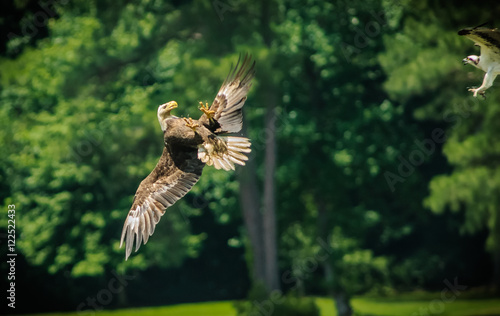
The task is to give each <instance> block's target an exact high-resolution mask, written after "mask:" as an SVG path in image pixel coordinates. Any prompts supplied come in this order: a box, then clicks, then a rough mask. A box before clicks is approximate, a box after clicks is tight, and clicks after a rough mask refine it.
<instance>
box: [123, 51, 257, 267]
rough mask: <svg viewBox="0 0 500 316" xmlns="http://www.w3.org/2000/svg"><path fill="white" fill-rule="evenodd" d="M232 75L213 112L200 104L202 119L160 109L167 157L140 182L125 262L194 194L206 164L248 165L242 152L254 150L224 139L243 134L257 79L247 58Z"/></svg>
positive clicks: (241, 140)
mask: <svg viewBox="0 0 500 316" xmlns="http://www.w3.org/2000/svg"><path fill="white" fill-rule="evenodd" d="M240 60H241V56H240V58H239V59H238V62H237V64H236V67H235V68H234V69H233V70H232V71H230V72H229V75H228V76H227V77H226V80H225V81H224V83H223V84H222V86H221V88H220V89H219V92H218V93H217V96H216V97H215V100H214V101H213V103H212V105H211V106H210V108H209V107H208V103H206V104H205V105H203V103H202V102H200V105H201V107H200V110H201V111H202V112H203V114H202V116H201V117H200V119H198V120H193V119H191V118H179V117H176V116H173V115H171V114H170V112H171V111H172V110H173V109H175V108H176V107H177V106H178V105H177V102H175V101H170V102H167V103H165V104H162V105H160V106H159V107H158V121H159V123H160V127H161V130H162V131H163V140H164V141H163V143H164V148H163V153H162V155H161V157H160V160H159V161H158V163H157V165H156V167H155V168H154V170H153V171H152V172H151V173H150V174H149V175H148V176H147V177H146V178H145V179H144V180H143V181H142V182H141V184H140V185H139V188H138V189H137V192H136V193H135V197H134V201H133V204H132V207H131V209H130V211H129V213H128V215H127V219H126V220H125V224H124V226H123V230H122V235H121V240H120V248H121V247H122V246H123V242H124V241H125V260H127V259H128V257H129V256H130V253H131V252H132V248H133V244H134V240H135V251H137V250H138V249H139V247H140V244H141V242H144V244H146V242H147V241H148V239H149V236H151V235H152V234H153V232H154V230H155V226H156V224H158V222H159V221H160V218H161V216H162V215H163V214H164V213H165V210H166V209H167V208H168V207H169V206H171V205H173V204H174V203H175V202H176V201H177V200H179V199H180V198H182V197H183V196H184V195H185V194H186V193H188V192H189V190H191V188H192V187H193V185H194V184H195V183H196V182H197V181H198V179H199V178H200V176H201V172H202V169H203V167H204V166H205V165H209V166H214V167H215V168H216V169H224V170H229V169H232V170H234V164H235V163H236V164H239V165H245V161H246V160H248V158H247V156H246V155H245V154H244V153H249V152H250V140H249V139H248V138H245V137H235V136H223V135H224V134H226V133H237V132H239V131H240V130H241V127H242V123H243V117H242V107H243V105H244V104H245V101H246V99H247V93H248V90H249V89H250V87H251V80H252V78H253V77H254V75H255V70H254V67H255V61H254V62H253V63H251V58H249V57H248V55H247V56H245V58H244V59H243V62H242V63H241V66H239V65H240Z"/></svg>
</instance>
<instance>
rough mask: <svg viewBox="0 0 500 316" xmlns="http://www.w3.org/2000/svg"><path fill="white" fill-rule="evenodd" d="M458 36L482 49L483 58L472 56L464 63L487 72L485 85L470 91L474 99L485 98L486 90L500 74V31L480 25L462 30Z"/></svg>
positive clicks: (464, 60) (484, 80)
mask: <svg viewBox="0 0 500 316" xmlns="http://www.w3.org/2000/svg"><path fill="white" fill-rule="evenodd" d="M483 25H484V24H483ZM458 35H463V36H465V37H467V38H469V39H470V40H472V41H474V43H475V45H476V46H479V47H480V48H481V56H476V55H470V56H467V57H466V58H464V59H463V62H464V65H467V64H471V65H472V66H474V67H477V68H479V69H481V70H483V71H484V72H486V74H485V75H484V79H483V84H482V85H481V86H480V87H479V88H471V89H469V91H472V92H473V93H474V97H476V96H477V95H478V94H480V95H482V96H484V94H485V91H486V89H488V88H489V87H491V86H492V85H493V81H495V78H496V76H497V75H499V74H500V30H498V29H490V28H487V27H482V25H480V26H477V27H473V28H466V29H463V30H460V31H458Z"/></svg>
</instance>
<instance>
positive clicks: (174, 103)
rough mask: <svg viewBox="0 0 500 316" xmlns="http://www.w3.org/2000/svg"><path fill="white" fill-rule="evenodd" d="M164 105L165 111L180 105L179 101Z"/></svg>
mask: <svg viewBox="0 0 500 316" xmlns="http://www.w3.org/2000/svg"><path fill="white" fill-rule="evenodd" d="M164 105H165V111H166V112H170V111H172V110H173V109H175V108H176V107H178V105H177V102H175V101H170V102H167V103H165V104H164Z"/></svg>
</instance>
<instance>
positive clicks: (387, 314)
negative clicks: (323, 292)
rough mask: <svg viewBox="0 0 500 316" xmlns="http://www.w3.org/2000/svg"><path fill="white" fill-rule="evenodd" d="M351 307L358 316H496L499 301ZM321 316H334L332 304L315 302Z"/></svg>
mask: <svg viewBox="0 0 500 316" xmlns="http://www.w3.org/2000/svg"><path fill="white" fill-rule="evenodd" d="M351 303H352V307H353V308H354V310H355V311H356V312H357V313H358V314H360V315H366V316H368V315H370V316H371V315H373V316H375V315H377V316H403V315H405V316H431V315H441V316H479V315H485V316H486V315H488V316H495V315H497V316H500V299H485V300H480V299H470V300H456V301H453V302H443V301H441V300H440V296H439V295H436V299H429V300H418V301H415V300H408V299H406V300H400V301H398V300H396V299H394V298H387V299H385V298H384V299H375V298H354V299H353V300H352V302H351ZM316 304H317V305H318V306H319V308H320V310H321V316H336V315H337V313H336V312H335V308H334V306H333V303H332V300H331V299H328V298H317V299H316Z"/></svg>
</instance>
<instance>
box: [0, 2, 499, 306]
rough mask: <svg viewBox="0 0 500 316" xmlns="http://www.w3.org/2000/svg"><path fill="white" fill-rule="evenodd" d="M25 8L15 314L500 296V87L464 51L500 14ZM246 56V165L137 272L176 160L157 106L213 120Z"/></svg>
mask: <svg viewBox="0 0 500 316" xmlns="http://www.w3.org/2000/svg"><path fill="white" fill-rule="evenodd" d="M9 5H10V7H9V10H6V11H5V12H3V13H2V19H1V22H0V23H2V32H1V34H2V46H1V47H0V53H1V57H0V99H1V103H2V106H1V107H0V122H1V125H2V129H0V140H1V143H2V146H3V150H2V151H1V152H0V188H1V189H0V201H2V203H1V204H2V205H3V206H2V208H3V209H5V210H7V205H10V204H15V205H16V210H17V222H16V223H17V228H16V238H17V239H16V251H17V252H18V254H19V257H18V258H19V259H18V271H23V273H22V274H21V273H19V275H18V284H19V289H20V290H19V307H20V308H19V309H17V310H16V311H42V310H56V309H77V308H78V306H80V309H87V308H92V307H89V306H91V305H89V304H87V305H85V304H86V303H85V302H87V299H88V298H89V297H90V298H92V297H96V295H98V293H99V291H100V290H101V289H106V288H107V287H108V285H109V284H110V281H111V280H115V279H116V280H122V281H123V283H127V284H133V285H132V286H128V285H127V286H123V288H121V289H122V290H120V291H116V293H114V294H113V299H112V300H111V301H110V303H108V304H101V305H100V306H99V307H103V308H105V307H116V306H131V305H163V304H169V303H176V302H189V301H200V300H218V299H243V298H245V297H247V295H248V296H249V297H254V298H259V299H261V300H265V299H266V297H269V294H270V293H274V294H275V295H285V293H287V292H293V293H295V294H296V295H299V296H304V295H311V294H315V295H329V296H331V297H332V298H334V300H335V302H336V306H337V310H338V311H339V315H349V314H350V313H351V307H350V304H349V299H350V298H351V297H352V296H354V295H359V294H363V293H367V292H372V293H378V294H380V295H390V294H391V293H393V292H394V291H405V290H413V289H416V288H421V287H423V288H426V289H429V290H441V289H442V287H443V280H444V279H446V278H448V279H453V278H456V277H458V278H459V280H460V282H462V283H463V284H466V285H467V286H470V287H473V286H487V285H496V286H497V287H498V286H499V285H500V256H499V254H500V249H499V247H500V220H499V219H500V214H499V210H500V205H499V203H500V200H499V198H498V196H500V194H499V193H500V192H499V191H500V177H499V171H498V170H499V168H498V161H499V159H498V156H499V149H498V148H500V146H498V139H499V138H498V136H499V135H500V130H499V128H498V126H499V125H498V124H497V122H498V119H499V115H500V114H499V113H500V105H499V101H500V99H499V95H500V93H499V92H498V91H497V90H498V89H496V86H494V87H492V88H491V89H490V90H488V92H487V98H486V99H485V100H483V99H474V98H472V97H471V96H470V94H469V93H468V92H467V90H466V87H467V86H470V85H474V84H476V83H479V82H480V81H481V80H482V76H483V74H482V73H481V72H480V71H479V70H477V69H474V68H473V67H470V66H469V67H467V68H463V66H462V65H461V60H462V58H464V57H465V56H467V55H470V54H473V53H475V52H476V51H477V49H476V48H474V46H473V43H472V42H470V41H468V40H467V39H464V38H462V37H459V36H458V35H457V30H459V29H460V28H463V27H468V26H474V25H478V24H481V23H482V22H484V21H488V20H492V19H493V18H494V17H495V16H496V15H498V14H500V5H499V4H498V3H497V2H495V1H485V3H484V6H478V5H476V3H470V2H465V1H463V2H462V3H461V5H457V1H451V0H441V1H437V0H426V1H411V0H407V1H395V0H394V1H392V0H391V1H375V0H371V1H360V0H359V1H358V0H352V1H344V0H341V1H315V0H289V1H281V0H276V1H264V0H262V1H257V2H251V1H190V2H188V3H181V2H179V1H149V0H143V1H95V2H92V1H91V2H88V1H52V2H43V1H40V2H36V1H14V2H13V3H12V4H9ZM495 14H496V15H495ZM246 52H248V53H251V54H252V55H253V56H254V58H255V60H256V63H257V76H256V79H255V83H254V85H253V88H252V89H251V91H250V94H249V98H248V101H247V104H246V105H245V120H246V122H245V123H246V126H248V128H247V130H246V131H245V134H247V135H248V136H249V137H250V138H251V139H252V142H253V147H252V148H253V151H252V155H251V159H250V161H249V163H248V164H247V166H245V167H242V168H237V170H236V171H235V172H234V173H226V172H221V171H217V170H213V169H211V168H205V170H204V175H203V177H202V178H201V180H200V182H199V183H198V184H197V185H196V186H195V187H194V188H193V190H192V191H191V192H190V193H189V194H188V195H187V196H186V198H185V199H183V200H181V201H179V202H177V203H176V204H175V205H174V206H173V207H171V208H169V209H168V211H167V213H166V215H165V216H164V218H163V220H162V221H161V222H160V224H159V226H158V227H157V230H156V232H155V234H154V236H153V237H152V238H151V239H150V241H149V242H148V244H147V245H146V246H145V247H141V249H140V251H139V252H138V253H137V254H134V255H133V256H132V257H131V258H130V259H129V260H128V261H126V262H125V261H124V251H123V249H120V248H119V237H120V236H119V234H120V231H121V227H122V224H123V220H124V219H125V215H126V213H127V212H128V209H129V207H130V205H131V202H132V198H133V194H134V192H135V189H136V188H137V185H138V184H139V182H140V181H141V180H142V179H143V178H144V177H145V176H146V175H147V174H148V173H149V171H150V170H151V169H152V168H153V167H154V166H155V164H156V162H157V159H158V157H159V156H160V154H161V150H162V142H161V139H162V135H161V130H160V128H159V126H158V125H157V120H156V109H157V106H158V105H159V104H162V103H164V102H166V101H170V100H176V101H177V102H178V104H179V108H178V109H177V110H176V111H177V112H176V114H177V115H183V116H187V115H189V116H193V117H196V116H197V115H198V113H199V111H198V110H197V105H198V101H203V102H211V101H212V100H213V98H214V96H215V93H216V91H217V89H218V88H219V86H220V84H221V82H222V80H223V78H225V76H226V74H227V71H228V70H229V69H230V65H231V63H235V62H236V60H237V58H238V54H239V53H246ZM6 219H7V218H6V217H4V218H2V223H4V224H2V226H1V227H0V229H1V230H5V228H6V227H7V221H6ZM1 251H2V253H4V254H5V252H6V251H7V250H6V249H5V248H2V250H1ZM2 267H6V264H5V262H4V263H2ZM120 278H121V279H120ZM248 293H250V294H248ZM271 295H272V294H271ZM34 297H35V298H36V299H35V300H36V304H28V299H29V300H31V301H33V298H34ZM56 302H57V303H56ZM82 302H83V304H84V305H81V304H82Z"/></svg>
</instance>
